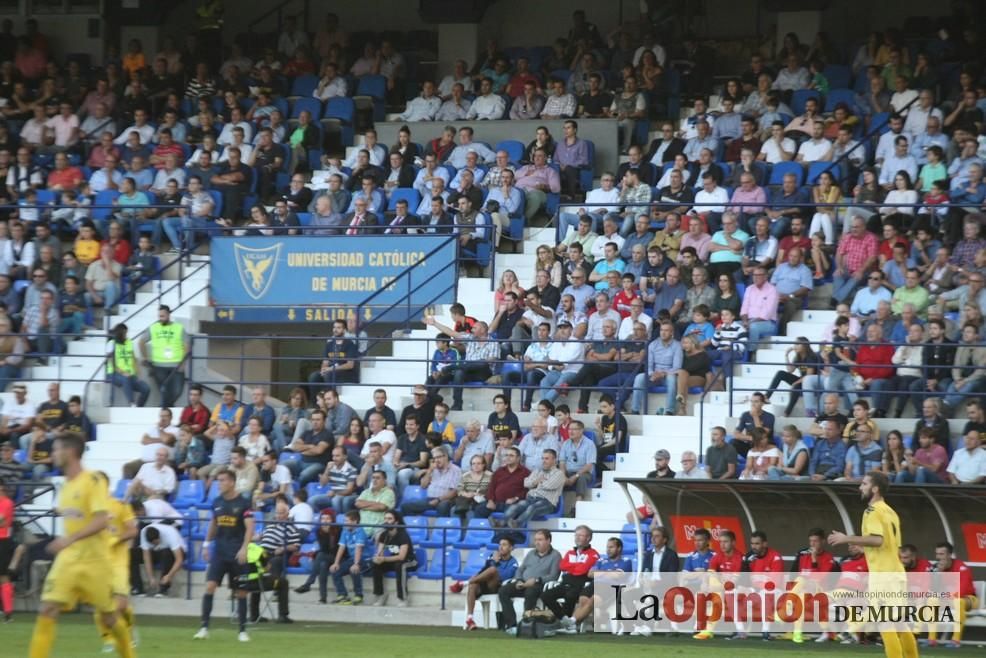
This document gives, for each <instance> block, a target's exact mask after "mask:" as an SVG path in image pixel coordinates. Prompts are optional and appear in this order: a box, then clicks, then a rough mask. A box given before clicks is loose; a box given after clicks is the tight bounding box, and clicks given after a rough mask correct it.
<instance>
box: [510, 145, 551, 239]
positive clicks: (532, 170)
mask: <svg viewBox="0 0 986 658" xmlns="http://www.w3.org/2000/svg"><path fill="white" fill-rule="evenodd" d="M515 184H516V186H517V187H518V188H519V189H521V190H522V191H523V192H524V195H525V197H526V200H525V205H524V216H525V217H526V218H527V221H528V222H530V221H531V219H532V218H533V217H534V216H535V215H537V214H538V212H539V211H540V210H541V209H542V208H544V206H545V203H546V202H547V199H548V194H549V193H553V194H557V193H559V192H561V180H560V177H559V174H558V170H556V169H555V168H554V167H551V166H549V165H548V154H547V153H546V152H545V151H544V149H537V150H536V151H535V152H534V159H533V162H532V163H531V164H528V165H525V166H523V167H521V168H520V169H519V170H518V171H517V179H516V181H515Z"/></svg>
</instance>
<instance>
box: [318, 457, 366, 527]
mask: <svg viewBox="0 0 986 658" xmlns="http://www.w3.org/2000/svg"><path fill="white" fill-rule="evenodd" d="M357 473H358V471H357V470H356V467H355V466H353V465H352V464H350V463H349V462H348V461H347V460H346V449H345V448H343V447H342V446H336V447H335V448H333V449H332V460H331V461H330V462H329V463H328V464H326V465H325V470H324V471H323V472H322V475H321V476H320V477H319V484H321V485H322V486H323V487H324V486H326V485H328V487H329V489H328V491H326V492H325V493H324V494H322V495H320V496H315V497H314V498H312V499H311V501H310V504H311V506H312V509H314V510H315V513H316V514H318V513H320V512H321V511H322V510H323V509H325V508H326V507H331V508H332V509H333V510H335V513H336V515H337V516H342V515H343V514H345V513H346V512H348V511H349V510H350V509H351V508H352V507H353V504H354V503H355V502H356V475H357Z"/></svg>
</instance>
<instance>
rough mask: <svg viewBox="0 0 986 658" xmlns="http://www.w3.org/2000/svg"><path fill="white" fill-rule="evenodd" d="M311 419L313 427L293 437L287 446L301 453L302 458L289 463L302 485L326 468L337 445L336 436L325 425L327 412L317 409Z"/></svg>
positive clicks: (290, 449) (293, 473) (312, 413)
mask: <svg viewBox="0 0 986 658" xmlns="http://www.w3.org/2000/svg"><path fill="white" fill-rule="evenodd" d="M310 419H311V429H309V430H307V431H305V432H304V433H302V434H301V436H298V437H296V438H295V439H293V440H292V441H291V443H290V444H288V446H287V447H286V448H285V450H287V451H290V452H294V453H297V454H300V455H301V459H300V460H296V461H290V462H288V463H287V465H288V468H289V469H290V470H291V474H292V475H293V476H295V477H296V478H298V484H299V485H300V486H302V487H303V486H305V485H306V484H308V483H309V482H312V481H314V480H315V478H317V477H318V475H319V473H321V472H323V471H324V470H325V467H326V465H327V464H328V462H329V457H330V455H331V454H332V448H333V446H334V445H335V437H333V435H332V433H331V432H329V431H328V430H327V429H326V427H325V412H324V411H322V410H321V409H315V410H314V411H312V412H311V416H310Z"/></svg>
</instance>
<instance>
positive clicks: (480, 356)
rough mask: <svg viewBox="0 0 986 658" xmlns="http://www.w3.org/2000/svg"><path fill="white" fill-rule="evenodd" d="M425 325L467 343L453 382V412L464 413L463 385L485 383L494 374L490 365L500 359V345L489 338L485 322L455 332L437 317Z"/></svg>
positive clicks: (427, 321) (430, 316)
mask: <svg viewBox="0 0 986 658" xmlns="http://www.w3.org/2000/svg"><path fill="white" fill-rule="evenodd" d="M424 321H425V324H427V325H429V326H433V327H435V328H436V329H438V331H440V332H442V333H444V334H446V335H448V336H451V337H452V338H455V339H456V340H459V341H464V342H465V343H466V354H465V359H464V360H463V361H461V362H459V363H458V364H456V367H455V370H454V374H453V377H452V381H453V382H454V384H455V388H453V389H452V411H462V385H463V384H465V383H466V382H467V381H476V380H480V381H485V380H487V379H489V377H490V376H491V375H492V374H493V373H492V370H491V368H490V364H491V363H494V362H495V361H496V360H498V359H499V358H500V345H499V342H498V341H497V340H494V339H491V338H490V337H489V327H488V325H487V324H486V323H485V322H477V323H475V324H474V325H473V327H472V331H454V330H453V329H451V328H449V327H447V326H445V325H443V324H442V323H440V322H438V321H437V320H435V316H433V315H429V316H427V317H425V320H424Z"/></svg>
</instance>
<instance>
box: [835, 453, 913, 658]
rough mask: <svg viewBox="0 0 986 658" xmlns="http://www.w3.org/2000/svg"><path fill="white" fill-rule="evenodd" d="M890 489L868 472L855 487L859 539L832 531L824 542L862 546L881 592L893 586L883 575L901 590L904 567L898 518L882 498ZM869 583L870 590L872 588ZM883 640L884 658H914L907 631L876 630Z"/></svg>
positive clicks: (882, 478) (878, 476)
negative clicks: (861, 506)
mask: <svg viewBox="0 0 986 658" xmlns="http://www.w3.org/2000/svg"><path fill="white" fill-rule="evenodd" d="M889 489H890V480H888V479H887V476H886V475H884V474H883V473H881V472H879V471H870V472H869V473H867V474H866V475H864V476H863V481H862V482H860V484H859V493H860V497H861V498H862V499H863V502H865V503H867V507H866V511H865V512H863V524H862V533H863V534H862V536H853V535H846V534H845V533H842V532H838V531H835V530H833V531H832V533H831V534H829V537H828V542H829V544H831V545H832V546H839V545H840V544H858V545H859V546H862V547H863V553H864V554H865V555H866V565H867V568H868V570H869V573H870V578H871V579H872V578H873V576H874V575H875V574H880V576H881V577H882V578H881V580H882V581H883V582H882V584H880V585H877V588H879V589H884V588H885V587H886V586H888V585H890V586H892V585H894V584H896V583H893V582H891V580H892V578H888V577H887V576H886V574H900V585H901V587H904V586H905V585H904V583H905V582H906V581H905V573H904V565H903V564H901V561H900V556H899V552H900V545H901V541H900V537H901V533H900V518H899V517H898V516H897V512H895V511H894V510H893V508H891V507H890V505H888V504H887V503H886V501H885V500H884V499H883V497H884V495H885V494H886V492H887V491H888V490H889ZM873 585H874V584H873V582H872V581H871V583H870V587H871V589H872V588H873ZM880 637H881V638H883V651H884V653H885V654H886V655H887V658H902V657H903V658H917V655H918V645H917V641H916V640H915V639H914V634H913V633H911V632H909V631H880Z"/></svg>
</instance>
